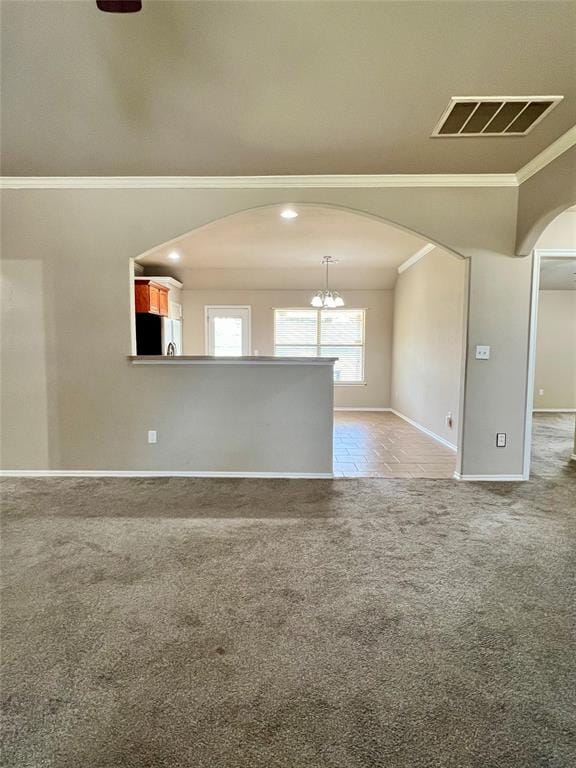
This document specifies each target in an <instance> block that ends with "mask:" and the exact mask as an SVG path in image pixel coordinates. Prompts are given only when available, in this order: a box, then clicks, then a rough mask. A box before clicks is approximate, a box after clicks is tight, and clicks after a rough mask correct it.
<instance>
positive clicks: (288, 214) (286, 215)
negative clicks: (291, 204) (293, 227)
mask: <svg viewBox="0 0 576 768" xmlns="http://www.w3.org/2000/svg"><path fill="white" fill-rule="evenodd" d="M280 216H282V218H283V219H295V218H296V217H297V216H298V214H297V213H296V211H294V210H292V208H285V209H284V210H283V211H282V213H281V214H280Z"/></svg>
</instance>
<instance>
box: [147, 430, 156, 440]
mask: <svg viewBox="0 0 576 768" xmlns="http://www.w3.org/2000/svg"><path fill="white" fill-rule="evenodd" d="M148 442H149V443H157V442H158V433H157V432H156V430H155V429H149V430H148Z"/></svg>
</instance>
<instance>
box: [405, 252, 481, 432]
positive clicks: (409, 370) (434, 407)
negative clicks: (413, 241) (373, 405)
mask: <svg viewBox="0 0 576 768" xmlns="http://www.w3.org/2000/svg"><path fill="white" fill-rule="evenodd" d="M465 278H466V263H465V261H464V259H458V258H456V257H455V256H452V255H451V254H449V253H446V252H445V251H443V250H441V249H439V248H436V249H435V250H433V251H432V252H431V253H429V254H427V255H426V256H425V257H424V258H423V259H421V260H420V261H418V262H417V263H416V264H414V265H413V266H412V267H410V268H409V269H407V270H406V271H405V272H402V274H401V275H399V277H398V281H397V283H396V290H395V292H394V334H393V365H392V407H393V408H394V409H395V410H397V411H399V412H400V413H402V414H404V415H405V416H407V417H408V418H410V419H412V420H413V421H415V422H417V423H418V424H420V425H421V426H423V427H425V428H426V429H429V430H431V431H432V432H434V434H436V435H438V436H439V437H441V438H443V439H444V440H447V441H448V442H449V443H451V444H452V445H456V444H457V441H458V419H459V403H460V380H461V374H462V364H463V347H462V345H463V335H464V300H465V293H466V281H465ZM448 413H451V414H452V419H453V426H452V428H450V427H448V426H447V425H446V416H447V415H448Z"/></svg>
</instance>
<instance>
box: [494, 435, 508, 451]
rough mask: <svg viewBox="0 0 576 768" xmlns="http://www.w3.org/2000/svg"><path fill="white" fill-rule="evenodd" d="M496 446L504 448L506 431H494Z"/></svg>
mask: <svg viewBox="0 0 576 768" xmlns="http://www.w3.org/2000/svg"><path fill="white" fill-rule="evenodd" d="M496 448H506V432H497V433H496Z"/></svg>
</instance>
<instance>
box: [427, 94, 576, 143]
mask: <svg viewBox="0 0 576 768" xmlns="http://www.w3.org/2000/svg"><path fill="white" fill-rule="evenodd" d="M563 98H564V96H453V97H452V98H451V99H450V104H448V106H447V107H446V109H445V110H444V114H443V115H442V117H441V118H440V120H439V121H438V124H437V125H436V128H434V130H433V132H432V136H437V137H440V138H442V137H445V136H446V137H454V136H459V137H460V136H468V137H470V136H526V134H527V133H530V131H531V130H532V128H534V126H535V125H536V124H537V123H539V122H540V120H543V119H544V118H545V117H546V115H548V114H549V113H550V112H551V111H552V110H553V109H554V107H555V106H556V105H557V104H559V103H560V102H561V101H562V99H563Z"/></svg>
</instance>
